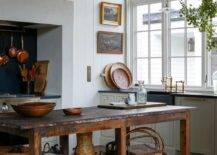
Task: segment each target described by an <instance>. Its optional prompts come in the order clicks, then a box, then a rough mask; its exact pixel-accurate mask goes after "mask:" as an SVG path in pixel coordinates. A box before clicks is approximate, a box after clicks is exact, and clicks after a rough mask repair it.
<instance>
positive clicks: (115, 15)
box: [100, 2, 122, 26]
mask: <svg viewBox="0 0 217 155" xmlns="http://www.w3.org/2000/svg"><path fill="white" fill-rule="evenodd" d="M100 7H101V8H100V9H101V11H100V19H101V20H100V21H101V24H104V25H114V26H118V25H121V21H122V5H121V4H114V3H106V2H102V3H100Z"/></svg>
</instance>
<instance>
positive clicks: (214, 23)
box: [212, 17, 217, 26]
mask: <svg viewBox="0 0 217 155" xmlns="http://www.w3.org/2000/svg"><path fill="white" fill-rule="evenodd" d="M212 22H213V25H216V26H217V17H215V18H213V20H212Z"/></svg>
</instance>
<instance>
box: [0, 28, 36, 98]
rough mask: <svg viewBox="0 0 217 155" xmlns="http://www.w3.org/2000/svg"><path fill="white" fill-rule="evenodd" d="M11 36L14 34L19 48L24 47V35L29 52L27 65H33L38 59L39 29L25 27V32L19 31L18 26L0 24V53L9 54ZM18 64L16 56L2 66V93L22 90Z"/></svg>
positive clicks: (0, 70) (16, 45)
mask: <svg viewBox="0 0 217 155" xmlns="http://www.w3.org/2000/svg"><path fill="white" fill-rule="evenodd" d="M11 30H12V31H11ZM11 36H13V45H14V46H15V47H16V48H18V49H21V48H22V44H21V37H22V36H23V41H24V49H25V50H26V51H28V53H29V60H28V62H27V63H26V66H27V67H28V66H32V64H34V63H35V62H36V61H37V30H35V29H25V31H24V32H18V30H17V28H12V27H3V26H0V55H4V54H8V49H9V48H10V46H11ZM18 64H19V63H18V61H17V59H16V58H10V59H9V62H8V63H7V64H5V65H3V66H0V93H11V94H17V93H21V92H22V83H21V76H20V70H19V65H18Z"/></svg>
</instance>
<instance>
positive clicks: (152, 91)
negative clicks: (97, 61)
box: [98, 89, 217, 98]
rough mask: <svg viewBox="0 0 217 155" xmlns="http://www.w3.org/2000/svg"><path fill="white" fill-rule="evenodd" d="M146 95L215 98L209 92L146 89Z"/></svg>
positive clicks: (215, 96) (132, 90)
mask: <svg viewBox="0 0 217 155" xmlns="http://www.w3.org/2000/svg"><path fill="white" fill-rule="evenodd" d="M98 92H99V93H137V90H136V89H129V90H100V91H98ZM147 92H148V94H159V95H172V96H180V97H203V98H217V95H216V94H214V93H213V92H211V91H185V92H184V93H176V92H165V91H164V90H161V89H147Z"/></svg>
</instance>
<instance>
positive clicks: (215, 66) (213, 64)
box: [210, 51, 217, 82]
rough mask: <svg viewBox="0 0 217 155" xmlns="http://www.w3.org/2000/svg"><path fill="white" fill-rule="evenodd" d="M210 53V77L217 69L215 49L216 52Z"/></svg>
mask: <svg viewBox="0 0 217 155" xmlns="http://www.w3.org/2000/svg"><path fill="white" fill-rule="evenodd" d="M210 55H211V77H212V75H213V73H214V72H216V71H217V51H216V52H214V51H212V52H211V53H210ZM211 82H212V81H211Z"/></svg>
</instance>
